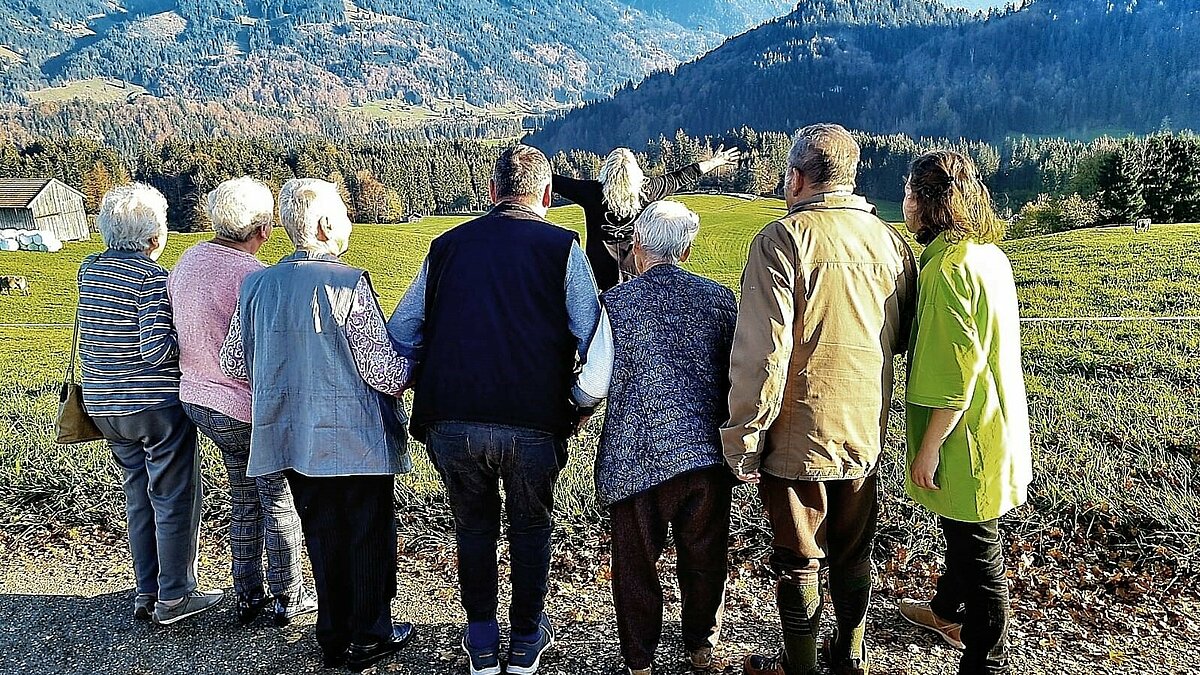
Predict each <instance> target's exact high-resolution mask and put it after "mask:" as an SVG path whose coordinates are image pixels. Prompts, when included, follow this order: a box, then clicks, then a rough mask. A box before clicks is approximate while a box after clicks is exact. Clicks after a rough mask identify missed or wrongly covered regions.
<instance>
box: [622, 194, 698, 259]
mask: <svg viewBox="0 0 1200 675" xmlns="http://www.w3.org/2000/svg"><path fill="white" fill-rule="evenodd" d="M633 228H634V234H635V236H636V237H637V242H638V243H639V244H641V247H642V250H644V251H645V252H646V254H647V255H648V256H649V257H650V258H652V259H654V260H656V261H660V262H666V263H672V264H674V263H677V262H679V260H680V259H681V258H683V254H684V252H686V251H687V250H688V247H689V246H691V245H692V242H693V241H695V240H696V234H697V233H699V232H700V216H698V215H696V214H695V213H693V212H692V211H691V209H689V208H688V207H686V206H684V205H683V204H680V203H679V202H676V201H669V200H664V201H660V202H654V203H653V204H650V205H649V206H647V207H646V210H645V211H642V215H640V216H638V219H637V221H636V222H635V223H634V225H633Z"/></svg>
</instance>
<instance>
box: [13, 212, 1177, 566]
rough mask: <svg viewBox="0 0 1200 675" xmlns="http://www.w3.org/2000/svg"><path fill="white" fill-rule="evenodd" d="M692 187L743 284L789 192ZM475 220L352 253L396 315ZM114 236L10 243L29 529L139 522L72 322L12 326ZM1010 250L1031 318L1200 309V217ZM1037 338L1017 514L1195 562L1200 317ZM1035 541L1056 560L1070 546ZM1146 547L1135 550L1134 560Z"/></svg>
mask: <svg viewBox="0 0 1200 675" xmlns="http://www.w3.org/2000/svg"><path fill="white" fill-rule="evenodd" d="M684 201H686V202H687V203H688V204H689V205H690V206H692V208H694V209H695V210H697V211H698V212H699V213H700V214H701V217H702V229H701V233H700V236H699V239H698V240H697V243H696V246H695V249H694V254H693V256H692V258H691V260H690V262H689V263H688V264H687V267H688V268H690V269H691V270H693V271H695V272H697V273H699V274H703V275H706V276H709V277H711V278H713V279H716V280H717V281H720V282H721V283H724V284H726V285H729V286H730V287H732V288H735V289H736V287H737V282H738V279H739V276H740V274H741V269H742V266H743V264H744V262H745V257H746V250H747V246H748V244H749V242H750V239H751V238H752V237H753V236H754V234H755V233H756V232H757V231H758V229H759V228H761V226H762V225H764V224H765V223H767V222H768V221H770V220H772V219H773V218H776V217H778V216H779V215H780V214H781V213H782V212H783V208H782V204H781V203H780V202H777V201H773V200H760V201H752V202H748V201H742V200H739V199H734V198H729V197H718V196H691V197H686V198H684ZM883 213H884V215H885V217H889V218H892V219H894V218H896V217H897V215H898V214H897V208H896V205H894V204H892V205H884V209H883ZM551 219H552V220H554V221H555V222H557V223H560V224H562V225H564V226H567V227H572V228H575V229H581V228H582V212H581V211H579V210H578V209H576V208H574V207H567V208H561V209H555V210H554V212H553V213H552V215H551ZM462 220H463V218H461V217H459V218H449V217H430V218H426V219H425V220H424V221H422V222H421V223H417V224H408V225H397V226H358V227H356V229H355V234H354V236H353V239H352V242H351V246H352V248H351V250H350V251H349V252H348V253H347V255H346V259H347V261H348V262H350V263H352V264H354V265H358V266H361V267H364V268H366V269H367V270H369V271H370V272H371V275H372V279H373V281H374V282H375V286H376V289H377V290H378V292H379V294H380V296H381V302H382V304H383V306H384V308H385V311H389V312H390V310H391V309H392V308H393V307H394V306H395V305H396V303H397V302H398V300H399V299H400V297H401V295H402V294H403V292H404V289H405V288H406V287H407V285H408V283H409V282H410V280H411V279H412V277H413V275H414V274H415V273H416V271H417V269H418V267H419V265H420V262H421V260H422V259H423V257H424V255H425V252H426V250H427V249H428V246H429V243H430V241H432V239H433V238H434V237H436V236H437V235H438V234H440V233H441V232H443V231H445V230H446V229H447V228H449V227H451V226H453V225H454V224H456V223H458V222H461V221H462ZM204 238H205V235H184V234H176V233H172V234H171V236H170V239H169V242H168V248H167V251H166V253H165V254H164V256H163V258H162V262H163V263H164V264H165V265H166V266H167V267H168V268H169V267H171V266H172V265H173V264H174V261H175V260H177V259H178V257H179V255H180V254H181V253H182V252H183V251H184V250H185V249H186V248H187V247H188V246H190V245H192V244H193V243H195V242H197V241H200V240H202V239H204ZM101 247H102V244H101V243H100V242H99V238H98V237H93V240H92V241H91V242H90V243H77V244H70V245H68V246H67V247H66V248H65V249H64V250H63V251H62V252H61V253H59V254H54V255H49V254H37V253H4V254H0V275H9V274H15V275H21V276H25V277H27V278H28V279H29V284H30V289H31V292H32V293H31V295H30V296H29V297H23V296H0V324H5V326H4V327H0V347H2V349H0V368H2V371H0V372H3V375H0V514H3V515H0V528H2V529H3V530H5V531H6V532H8V533H9V534H10V535H12V536H15V537H17V538H23V537H33V536H38V535H39V534H40V533H45V532H47V531H49V530H55V529H58V528H68V529H69V528H88V527H93V526H100V527H105V528H113V529H116V530H119V529H121V528H122V527H123V526H122V518H123V506H122V499H121V496H120V487H119V479H118V474H117V471H116V470H115V469H114V468H113V467H112V465H111V462H110V461H109V459H108V453H107V451H106V450H105V448H104V447H103V446H102V445H101V444H89V445H84V446H74V447H59V446H56V445H55V444H54V443H53V442H52V431H51V426H52V419H53V414H54V410H55V405H56V391H57V386H58V383H59V382H60V381H61V376H62V370H63V367H64V365H65V362H66V356H67V344H68V340H69V336H70V331H69V330H68V329H64V328H62V327H58V326H47V327H31V326H20V327H12V326H10V325H9V324H69V323H70V322H71V320H72V311H73V307H74V298H75V285H74V278H75V274H76V271H77V269H78V266H79V262H80V260H81V259H82V258H83V257H84V256H85V255H87V254H88V253H91V252H93V251H96V250H99V249H100V248H101ZM1003 247H1004V249H1005V250H1006V252H1007V253H1008V254H1009V256H1010V258H1011V260H1012V263H1013V267H1014V270H1015V272H1016V277H1017V283H1018V286H1019V288H1018V291H1019V294H1020V298H1021V303H1022V313H1023V315H1024V316H1025V317H1029V318H1055V317H1109V316H1125V317H1150V316H1166V315H1186V316H1200V225H1178V226H1163V227H1156V228H1154V229H1152V230H1151V231H1150V232H1149V233H1144V234H1135V233H1133V232H1132V230H1130V229H1128V228H1124V229H1104V230H1085V231H1077V232H1072V233H1067V234H1060V235H1051V236H1043V237H1035V238H1030V239H1023V240H1016V241H1011V242H1005V243H1004V245H1003ZM289 250H290V247H289V246H288V243H287V240H286V237H285V236H284V234H283V232H282V231H281V230H278V231H277V233H276V236H275V237H274V238H273V239H272V241H271V242H270V244H269V245H268V246H267V247H266V248H265V249H264V251H263V253H262V255H261V257H262V259H263V260H265V261H273V260H276V259H278V258H280V257H281V256H283V255H284V254H286V253H287V252H288V251H289ZM1023 341H1024V365H1025V371H1026V374H1027V383H1028V390H1029V399H1030V404H1031V411H1032V415H1033V437H1034V443H1035V460H1036V469H1037V470H1036V479H1035V484H1034V486H1033V491H1032V502H1033V503H1032V505H1031V506H1030V507H1027V508H1025V509H1022V510H1021V511H1020V512H1018V513H1017V514H1016V515H1015V516H1014V518H1013V522H1014V527H1015V529H1018V530H1020V529H1024V530H1026V531H1034V530H1041V529H1044V530H1046V531H1050V528H1054V529H1055V530H1058V531H1059V532H1060V533H1061V531H1062V530H1063V529H1066V530H1067V531H1068V532H1070V531H1072V528H1074V527H1077V526H1080V525H1079V524H1080V523H1092V522H1096V519H1097V518H1102V519H1103V522H1105V523H1108V527H1109V528H1110V529H1111V528H1114V527H1116V528H1119V529H1121V531H1122V532H1125V533H1127V534H1128V537H1127V539H1122V541H1134V542H1140V544H1138V545H1142V544H1148V545H1150V546H1152V547H1158V548H1156V549H1154V550H1155V551H1156V554H1157V555H1162V556H1166V557H1167V558H1170V559H1172V560H1176V561H1178V560H1182V559H1184V558H1186V557H1187V556H1186V555H1185V554H1186V553H1187V552H1188V551H1190V550H1192V549H1194V547H1195V545H1196V544H1197V543H1200V406H1197V405H1196V401H1197V399H1198V398H1200V323H1198V322H1179V323H1157V322H1150V321H1142V322H1129V323H1097V322H1081V323H1029V324H1026V325H1025V327H1024V331H1023ZM901 372H902V368H901ZM901 379H902V378H901ZM898 387H899V388H901V390H902V388H903V382H901V383H899V384H898ZM901 393H902V392H901ZM894 408H895V412H896V414H894V415H893V422H892V427H891V429H890V430H889V448H888V452H887V461H886V462H885V464H884V469H883V471H884V477H885V485H886V488H885V502H884V532H885V535H886V536H887V537H889V541H891V542H893V543H894V544H895V546H903V547H904V548H906V549H909V550H912V551H917V550H920V549H925V550H929V546H931V545H932V542H933V539H932V538H925V537H923V535H920V534H918V533H920V532H930V531H931V529H930V527H929V525H930V522H931V521H930V520H929V518H928V516H927V515H926V514H924V513H922V512H920V511H919V510H918V509H915V508H914V507H912V505H911V503H909V502H908V501H907V500H906V499H904V497H903V490H902V488H901V484H900V476H901V472H902V452H903V440H902V438H903V435H902V431H903V415H902V414H900V413H901V406H900V405H899V404H895V405H894ZM598 430H599V420H598V419H596V420H593V421H592V422H591V424H590V425H589V427H588V429H587V430H586V431H585V432H584V434H582V435H581V437H580V438H578V439H576V441H574V446H573V455H572V460H571V463H570V465H569V467H568V470H567V472H566V474H565V478H564V480H563V481H562V482H561V483H560V486H559V490H560V492H559V502H558V505H559V509H560V511H561V513H562V515H563V517H564V518H563V519H564V521H565V522H567V523H568V524H569V525H570V526H571V527H583V528H587V527H590V523H594V522H595V521H596V517H597V516H598V514H597V513H596V508H595V505H594V501H593V499H592V482H591V463H590V458H591V456H592V446H593V444H594V435H595V434H596V433H597V432H598ZM414 451H415V455H416V458H417V469H416V471H415V472H414V473H413V474H411V475H409V476H407V477H404V478H403V479H402V480H400V481H399V487H398V493H399V496H400V498H401V500H402V503H403V504H405V505H409V506H413V507H416V506H420V505H423V504H424V505H430V504H436V503H438V502H439V500H440V488H439V485H438V481H437V480H436V476H435V474H434V473H433V471H432V469H431V467H430V466H429V464H428V463H427V462H426V461H425V460H424V452H423V450H422V449H420V448H419V447H415V448H414ZM205 462H206V481H207V483H208V486H209V489H210V494H212V495H215V497H216V498H214V499H210V500H208V502H209V504H208V506H209V511H210V513H209V517H210V520H212V519H215V520H218V521H219V520H220V519H221V518H223V515H222V514H223V510H222V509H223V508H224V506H223V501H222V494H223V478H222V475H221V474H222V472H221V469H220V465H219V461H218V460H217V459H216V455H215V453H214V452H213V451H212V450H211V448H210V449H207V450H206V454H205ZM747 508H748V509H750V510H753V508H754V507H752V506H749V505H748V506H747ZM1101 529H1102V530H1103V529H1104V528H1103V527H1102V528H1101ZM1088 532H1089V534H1088V535H1087V536H1092V535H1091V534H1090V533H1091V530H1088ZM1068 538H1069V537H1068ZM1034 553H1037V554H1038V555H1043V556H1044V555H1047V554H1048V555H1049V556H1050V557H1051V558H1053V552H1052V551H1048V550H1042V549H1038V550H1037V551H1034ZM1140 554H1141V553H1140V552H1139V551H1138V550H1131V551H1125V550H1122V551H1121V552H1120V553H1119V556H1130V557H1132V558H1137V557H1138V556H1139V555H1140ZM1114 555H1118V554H1114Z"/></svg>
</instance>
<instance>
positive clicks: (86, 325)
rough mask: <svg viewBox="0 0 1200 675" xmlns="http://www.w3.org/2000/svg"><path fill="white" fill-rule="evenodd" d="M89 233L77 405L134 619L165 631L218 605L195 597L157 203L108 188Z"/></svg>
mask: <svg viewBox="0 0 1200 675" xmlns="http://www.w3.org/2000/svg"><path fill="white" fill-rule="evenodd" d="M96 224H97V225H98V226H99V228H100V236H102V237H103V238H104V243H105V244H106V245H107V246H108V250H106V251H104V252H103V253H97V254H94V255H90V256H88V257H87V258H85V259H84V261H83V264H82V265H81V266H80V269H79V309H78V314H77V321H78V330H79V335H78V338H79V358H80V361H81V362H82V364H83V403H84V407H85V408H86V409H87V411H88V414H90V415H91V416H92V418H93V419H94V420H95V422H96V426H97V427H98V428H99V430H100V433H102V434H103V435H104V439H105V440H106V441H108V446H109V448H110V449H111V450H112V454H113V458H114V459H115V460H116V462H117V464H118V465H119V466H120V467H121V472H122V473H123V474H124V483H123V487H124V490H125V502H126V503H125V514H126V517H127V520H128V525H129V552H130V553H131V554H132V556H133V570H134V573H135V575H136V576H137V597H136V599H135V600H134V605H133V616H134V618H135V619H139V620H142V621H148V620H150V619H154V621H155V622H156V623H160V624H172V623H175V622H177V621H182V620H183V619H185V618H187V617H189V616H193V615H195V614H198V613H200V612H203V611H205V610H207V609H211V608H212V607H213V606H215V605H216V604H217V603H218V602H220V601H221V598H222V597H224V594H223V593H222V592H221V591H201V590H199V589H197V588H196V559H197V554H198V551H199V548H198V544H199V536H200V505H201V492H200V463H199V459H198V457H197V449H196V427H195V426H193V425H192V422H191V421H190V420H189V419H188V418H187V415H185V414H184V412H183V408H182V407H181V406H180V405H179V348H178V345H177V343H176V337H175V329H174V327H172V325H171V302H170V299H169V298H168V297H167V270H166V269H164V268H163V267H162V265H159V264H158V258H159V256H160V255H162V252H163V248H164V247H166V244H167V200H166V199H164V198H163V196H162V194H160V193H159V192H158V190H155V189H154V188H152V187H150V186H148V185H142V184H135V185H126V186H122V187H118V188H114V189H113V190H111V191H110V192H109V193H108V194H106V195H104V199H103V200H102V201H101V203H100V214H99V215H98V216H97V218H96ZM72 358H74V356H73V355H72Z"/></svg>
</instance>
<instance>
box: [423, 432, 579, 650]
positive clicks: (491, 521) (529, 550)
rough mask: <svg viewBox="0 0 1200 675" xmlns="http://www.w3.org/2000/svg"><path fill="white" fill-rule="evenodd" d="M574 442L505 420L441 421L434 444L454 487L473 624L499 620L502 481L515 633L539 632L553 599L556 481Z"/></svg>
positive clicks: (461, 570)
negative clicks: (548, 592) (548, 599)
mask: <svg viewBox="0 0 1200 675" xmlns="http://www.w3.org/2000/svg"><path fill="white" fill-rule="evenodd" d="M565 446H566V441H565V440H564V439H562V438H559V437H556V436H554V435H553V434H550V433H547V432H544V431H538V430H535V429H523V428H519V427H510V426H504V425H499V424H473V423H461V422H439V423H437V424H434V425H432V426H431V427H430V428H429V435H428V439H427V447H428V449H429V454H430V458H431V459H432V460H433V464H434V466H435V467H436V468H437V471H438V473H439V474H440V475H441V477H442V482H443V483H444V484H445V486H446V494H447V496H448V497H449V499H450V508H451V510H452V511H453V513H454V533H455V537H456V538H457V540H458V584H459V588H460V590H461V592H462V604H463V609H464V610H466V614H467V621H469V622H471V623H479V622H484V621H493V620H495V619H496V608H497V604H498V603H497V595H498V593H499V589H498V581H497V580H498V577H499V567H498V562H497V559H496V544H497V542H498V541H499V539H500V513H501V508H500V484H501V482H503V484H504V497H505V499H504V501H505V508H506V510H507V514H508V544H509V550H510V553H511V557H512V571H511V581H512V589H513V590H512V593H513V597H512V603H511V605H510V606H509V622H510V626H511V629H512V634H513V635H521V636H524V635H533V634H535V633H536V632H537V630H538V622H539V621H540V620H541V616H542V611H543V610H544V608H545V603H546V589H547V583H548V578H549V575H550V533H551V531H552V530H553V529H554V520H553V511H554V483H555V481H556V480H558V472H559V470H560V467H559V458H560V457H563V456H565Z"/></svg>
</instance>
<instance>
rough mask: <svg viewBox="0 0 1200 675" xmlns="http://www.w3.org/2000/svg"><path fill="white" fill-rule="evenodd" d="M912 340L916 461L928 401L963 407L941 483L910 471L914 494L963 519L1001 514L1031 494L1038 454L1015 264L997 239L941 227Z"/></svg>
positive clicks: (921, 287)
mask: <svg viewBox="0 0 1200 675" xmlns="http://www.w3.org/2000/svg"><path fill="white" fill-rule="evenodd" d="M909 344H910V350H911V351H910V353H909V374H908V391H907V402H908V406H907V411H908V465H909V467H911V466H912V461H913V459H914V457H916V454H917V451H918V450H919V449H920V447H921V439H922V438H923V437H924V436H925V430H926V428H927V427H928V425H929V418H930V413H931V410H932V409H934V408H944V409H951V410H961V411H963V412H964V414H963V417H962V421H961V422H959V424H958V426H957V427H955V428H954V430H953V432H951V434H950V437H949V438H948V439H946V442H945V443H944V444H943V445H942V450H941V461H940V463H939V465H938V470H937V475H936V476H935V482H936V483H937V484H938V486H939V487H940V488H941V489H940V490H926V489H924V488H921V487H918V486H917V485H915V484H914V483H913V482H912V479H911V473H910V472H907V471H906V472H905V473H906V475H907V476H908V478H906V488H907V490H908V494H909V496H911V497H912V498H913V499H914V500H916V501H917V502H918V503H919V504H921V505H923V506H925V507H926V508H928V509H929V510H930V511H933V512H934V513H936V514H938V515H940V516H943V517H945V518H949V519H951V520H958V521H963V522H982V521H986V520H992V519H995V518H999V517H1000V516H1002V515H1004V514H1005V513H1007V512H1008V511H1010V510H1011V509H1013V508H1015V507H1017V506H1020V505H1021V504H1023V503H1025V500H1026V496H1027V491H1028V487H1029V482H1030V480H1031V479H1032V476H1033V466H1032V464H1033V462H1032V458H1031V451H1030V441H1029V407H1028V403H1027V401H1026V398H1025V380H1024V375H1023V372H1022V370H1021V327H1020V315H1019V313H1018V310H1017V290H1016V284H1015V283H1014V281H1013V273H1012V266H1011V265H1010V264H1009V261H1008V258H1007V257H1005V255H1004V253H1003V252H1002V251H1001V250H1000V248H999V247H997V246H995V245H993V244H979V243H976V242H974V241H965V242H961V243H957V244H949V243H947V242H946V240H945V238H944V236H939V237H938V238H937V239H935V240H934V241H933V242H932V243H931V244H930V245H929V248H927V249H925V252H924V253H923V254H922V255H921V271H920V275H919V277H918V295H917V319H916V322H915V323H914V324H913V336H912V339H911V340H910V343H909Z"/></svg>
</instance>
